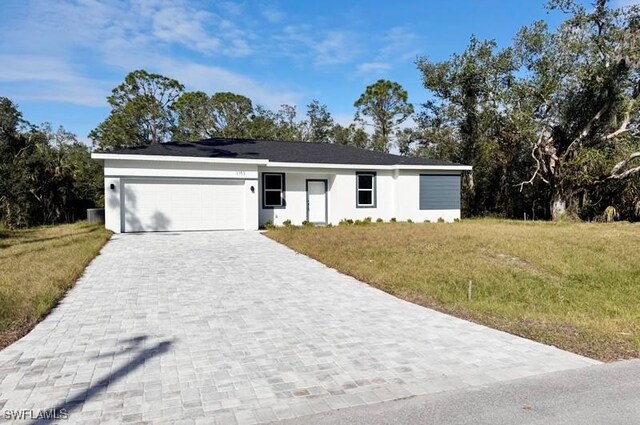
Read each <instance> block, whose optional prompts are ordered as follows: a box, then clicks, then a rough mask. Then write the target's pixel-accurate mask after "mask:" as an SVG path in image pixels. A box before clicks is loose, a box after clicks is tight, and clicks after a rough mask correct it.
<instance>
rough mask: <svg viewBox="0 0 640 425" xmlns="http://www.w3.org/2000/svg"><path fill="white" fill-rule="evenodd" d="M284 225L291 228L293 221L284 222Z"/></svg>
mask: <svg viewBox="0 0 640 425" xmlns="http://www.w3.org/2000/svg"><path fill="white" fill-rule="evenodd" d="M282 225H283V226H284V227H291V220H285V221H283V222H282Z"/></svg>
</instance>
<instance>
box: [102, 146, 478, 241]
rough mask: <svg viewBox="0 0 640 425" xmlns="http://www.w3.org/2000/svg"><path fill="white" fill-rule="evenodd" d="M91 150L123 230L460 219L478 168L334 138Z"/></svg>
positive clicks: (111, 218) (114, 221) (117, 227)
mask: <svg viewBox="0 0 640 425" xmlns="http://www.w3.org/2000/svg"><path fill="white" fill-rule="evenodd" d="M92 157H93V158H94V159H96V160H98V161H100V163H101V164H102V165H103V167H104V187H105V197H104V198H105V226H106V227H107V228H108V229H110V230H112V231H113V232H116V233H121V232H147V231H186V230H231V229H245V230H254V229H258V228H259V227H261V226H263V225H264V224H265V223H266V222H267V221H271V222H273V223H275V224H278V225H281V224H282V223H283V222H284V221H285V220H291V222H292V223H293V224H301V223H302V222H303V221H305V220H308V221H310V222H313V223H316V224H326V223H332V224H338V222H339V221H340V220H342V219H353V220H356V219H364V218H366V217H371V218H372V219H373V220H376V219H377V218H382V219H383V220H385V221H388V220H390V219H391V218H393V217H395V218H396V219H397V220H398V221H403V220H408V219H411V220H413V221H415V222H422V221H424V220H431V221H436V220H438V219H440V218H442V219H444V220H446V221H453V220H454V219H456V218H459V217H460V180H461V177H460V174H461V172H463V171H465V170H470V169H471V167H470V166H466V165H460V164H452V163H448V162H443V161H436V160H431V159H426V158H414V157H403V156H399V155H392V154H386V153H380V152H372V151H368V150H364V149H358V148H354V147H348V146H341V145H335V144H330V143H305V142H275V141H265V140H245V139H208V140H203V141H200V142H194V143H179V142H171V143H163V144H155V145H147V146H141V147H135V148H127V149H121V150H116V151H111V152H96V153H93V154H92Z"/></svg>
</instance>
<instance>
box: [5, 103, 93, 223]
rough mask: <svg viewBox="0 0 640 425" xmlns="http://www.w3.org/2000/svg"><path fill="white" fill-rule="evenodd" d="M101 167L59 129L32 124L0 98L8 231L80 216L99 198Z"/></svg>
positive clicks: (81, 146)
mask: <svg viewBox="0 0 640 425" xmlns="http://www.w3.org/2000/svg"><path fill="white" fill-rule="evenodd" d="M102 186H103V179H102V167H101V166H100V165H99V164H97V163H96V162H95V161H93V160H92V159H91V155H90V151H89V148H88V147H87V146H85V145H83V144H82V143H79V142H78V141H77V139H76V136H75V135H74V134H73V133H70V132H68V131H66V130H65V129H64V128H63V127H59V128H58V129H57V130H55V131H54V130H53V129H52V127H51V125H50V124H48V123H45V124H43V125H41V126H34V125H31V124H29V123H28V122H26V121H25V120H23V118H22V115H21V114H20V112H19V111H18V109H17V107H16V106H15V105H14V104H13V103H12V102H11V101H10V100H9V99H6V98H0V218H1V219H2V222H3V224H4V225H5V226H7V227H9V228H15V227H26V226H32V225H37V224H53V223H59V222H63V221H73V220H75V219H77V218H84V214H85V209H86V208H89V207H93V206H95V205H97V204H99V203H100V202H101V200H102Z"/></svg>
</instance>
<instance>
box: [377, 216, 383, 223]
mask: <svg viewBox="0 0 640 425" xmlns="http://www.w3.org/2000/svg"><path fill="white" fill-rule="evenodd" d="M376 223H384V220H383V219H381V218H380V217H378V218H376Z"/></svg>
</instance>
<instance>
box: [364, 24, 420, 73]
mask: <svg viewBox="0 0 640 425" xmlns="http://www.w3.org/2000/svg"><path fill="white" fill-rule="evenodd" d="M378 44H379V47H378V49H377V54H376V55H375V59H374V60H373V61H369V62H364V63H362V64H360V65H359V66H358V72H359V73H360V74H362V75H365V76H371V75H383V74H385V73H387V72H389V71H390V70H391V69H393V67H394V66H395V65H397V64H399V63H404V62H406V61H407V60H409V59H411V58H413V57H415V56H416V55H417V54H418V52H419V48H420V38H419V37H418V35H417V34H416V33H415V32H413V31H410V30H409V29H407V28H405V27H392V28H390V29H389V30H387V31H385V32H384V33H383V34H382V36H381V37H380V39H379V40H378Z"/></svg>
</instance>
